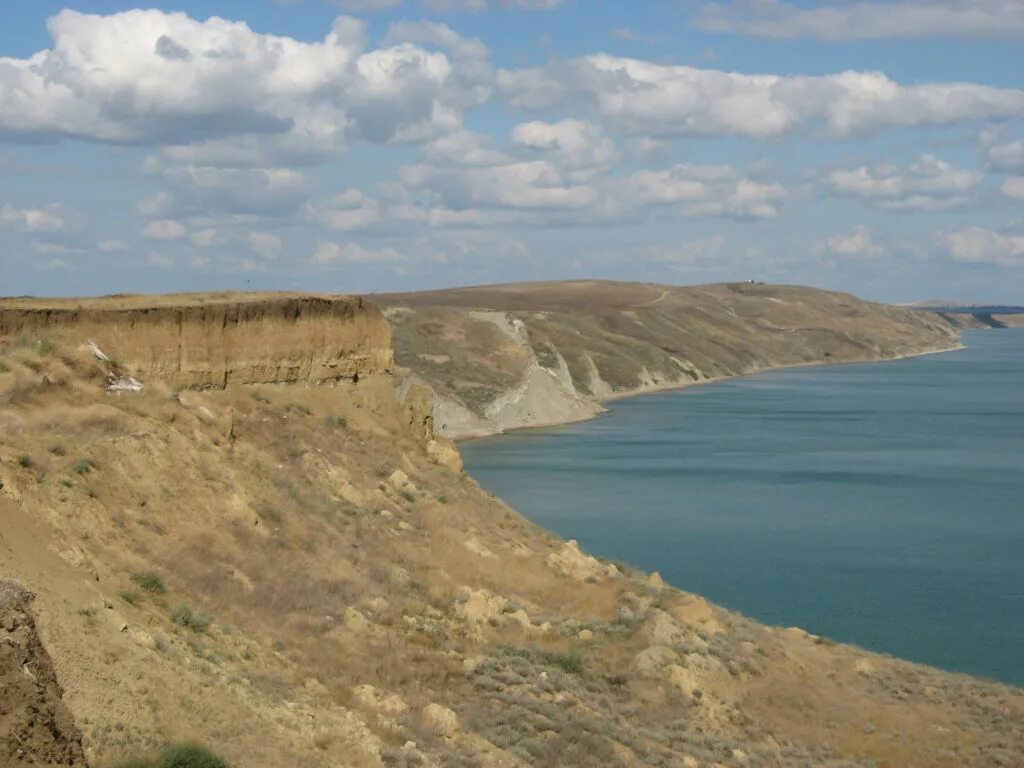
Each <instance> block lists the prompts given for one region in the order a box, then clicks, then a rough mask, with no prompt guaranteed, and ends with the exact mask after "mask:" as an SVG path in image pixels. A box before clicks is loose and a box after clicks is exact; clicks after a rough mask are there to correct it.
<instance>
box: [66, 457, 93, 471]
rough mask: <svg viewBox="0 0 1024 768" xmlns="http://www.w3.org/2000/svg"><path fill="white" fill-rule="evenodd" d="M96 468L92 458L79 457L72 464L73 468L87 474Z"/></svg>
mask: <svg viewBox="0 0 1024 768" xmlns="http://www.w3.org/2000/svg"><path fill="white" fill-rule="evenodd" d="M95 468H96V465H95V464H93V463H92V460H91V459H79V460H78V461H76V462H75V463H74V464H72V465H71V469H73V470H74V471H75V472H77V473H78V474H80V475H87V474H89V473H90V472H92V471H93V470H94V469H95Z"/></svg>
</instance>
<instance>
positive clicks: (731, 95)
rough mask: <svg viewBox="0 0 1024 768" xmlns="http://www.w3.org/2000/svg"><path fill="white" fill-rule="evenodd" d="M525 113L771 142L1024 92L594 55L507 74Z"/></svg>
mask: <svg viewBox="0 0 1024 768" xmlns="http://www.w3.org/2000/svg"><path fill="white" fill-rule="evenodd" d="M498 85H499V89H500V91H501V93H502V95H503V96H504V98H506V99H507V100H508V101H509V102H511V103H512V104H513V105H515V106H517V107H520V108H522V109H526V110H530V111H537V112H544V111H550V110H555V109H562V110H564V109H575V110H577V111H579V112H585V113H589V114H593V115H596V116H599V117H601V118H603V119H605V120H607V121H609V122H610V123H611V124H612V125H613V126H615V127H616V128H618V129H620V130H622V131H625V132H628V133H636V134H643V135H649V136H709V135H719V134H734V135H740V136H753V137H769V136H778V135H782V134H785V133H787V132H792V131H796V130H802V129H808V128H813V127H816V126H818V125H821V126H824V128H825V129H826V130H827V132H828V133H830V134H832V135H835V136H850V135H855V134H862V133H868V132H871V131H874V130H878V129H881V128H892V127H913V126H929V125H947V124H951V123H955V122H960V121H973V120H983V119H987V118H999V117H1012V116H1018V115H1022V114H1024V91H1022V90H1017V89H1009V88H1005V89H1001V88H992V87H988V86H983V85H975V84H972V83H935V84H924V85H912V86H905V85H900V84H899V83H896V82H894V81H893V80H891V79H889V78H888V77H887V76H886V75H885V74H883V73H881V72H853V71H847V72H841V73H839V74H834V75H825V76H810V77H801V76H781V75H747V74H741V73H736V72H723V71H719V70H713V69H701V68H697V67H689V66H679V65H667V64H656V63H653V62H649V61H644V60H640V59H632V58H621V57H615V56H609V55H606V54H598V55H593V56H588V57H586V58H583V59H577V60H573V61H570V62H554V63H552V64H550V65H548V66H547V67H544V68H539V69H521V70H502V71H500V72H499V74H498Z"/></svg>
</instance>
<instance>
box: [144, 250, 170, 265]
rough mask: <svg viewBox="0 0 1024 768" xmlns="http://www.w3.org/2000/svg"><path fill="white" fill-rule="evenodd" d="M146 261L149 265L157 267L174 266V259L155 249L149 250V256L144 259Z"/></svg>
mask: <svg viewBox="0 0 1024 768" xmlns="http://www.w3.org/2000/svg"><path fill="white" fill-rule="evenodd" d="M146 263H148V264H149V266H151V267H156V268H157V269H170V268H171V267H173V266H174V259H171V258H168V257H167V256H164V255H163V254H161V253H157V252H156V251H150V253H149V258H147V259H146Z"/></svg>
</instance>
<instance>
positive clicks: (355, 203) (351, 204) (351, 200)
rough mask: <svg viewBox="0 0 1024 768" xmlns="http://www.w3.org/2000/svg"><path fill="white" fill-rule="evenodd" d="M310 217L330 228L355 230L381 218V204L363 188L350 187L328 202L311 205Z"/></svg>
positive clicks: (340, 230) (339, 230)
mask: <svg viewBox="0 0 1024 768" xmlns="http://www.w3.org/2000/svg"><path fill="white" fill-rule="evenodd" d="M309 218H310V219H312V220H313V221H315V222H318V223H319V224H322V225H323V226H325V227H327V228H328V229H333V230H335V231H338V232H355V231H358V230H364V229H369V228H370V227H372V226H373V225H374V224H377V223H378V222H379V221H380V220H381V211H380V204H379V203H378V202H377V201H376V200H375V199H373V198H371V197H367V196H366V195H365V194H364V193H363V192H362V191H361V190H358V189H349V190H346V191H345V192H342V193H341V194H339V195H335V196H334V197H333V198H331V199H330V200H328V201H327V202H326V203H322V204H317V205H312V206H310V208H309Z"/></svg>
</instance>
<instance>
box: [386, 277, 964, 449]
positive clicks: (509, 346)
mask: <svg viewBox="0 0 1024 768" xmlns="http://www.w3.org/2000/svg"><path fill="white" fill-rule="evenodd" d="M373 298H374V300H375V301H377V302H379V303H380V304H381V305H382V306H385V307H386V308H387V309H386V311H387V315H388V318H389V319H390V320H391V322H392V324H393V325H394V327H395V336H396V339H395V343H396V349H397V361H398V363H399V364H400V365H401V366H403V367H406V368H408V369H410V370H411V371H412V372H413V373H414V374H415V375H416V376H418V377H420V378H421V379H423V380H424V381H426V382H427V383H428V384H429V385H430V386H431V387H432V388H433V389H434V390H435V392H437V406H436V413H435V421H436V422H437V424H438V427H439V429H440V430H441V431H442V433H443V434H445V435H447V436H449V437H466V436H474V435H484V434H492V433H495V432H501V431H504V430H507V429H516V428H521V427H530V426H538V425H547V424H557V423H563V422H569V421H576V420H580V419H585V418H590V417H592V416H594V415H596V414H598V413H600V412H601V411H602V410H603V409H602V408H601V405H600V403H601V402H603V401H607V400H610V399H613V398H616V397H625V396H629V395H635V394H641V393H644V392H652V391H656V390H661V389H670V388H676V387H683V386H688V385H691V384H697V383H701V382H706V381H711V380H715V379H719V378H724V377H729V376H739V375H744V374H749V373H755V372H758V371H763V370H768V369H771V368H779V367H786V366H795V365H820V364H826V363H840V362H864V361H874V360H886V359H893V358H899V357H905V356H909V355H917V354H923V353H927V352H937V351H944V350H948V349H953V348H956V347H957V346H958V344H957V340H956V339H957V333H958V331H957V327H956V326H955V325H954V324H952V323H951V322H949V321H948V320H947V319H945V318H943V317H940V316H939V315H937V314H934V313H930V312H921V311H914V310H910V309H905V308H900V307H892V306H887V305H883V304H875V303H872V302H867V301H862V300H860V299H857V298H855V297H853V296H850V295H848V294H841V293H833V292H829V291H822V290H817V289H813V288H802V287H797V286H777V285H762V284H752V283H730V284H722V285H708V286H695V287H686V288H680V287H674V286H662V285H649V284H643V283H613V282H605V281H577V282H564V283H526V284H518V285H500V286H489V287H481V288H462V289H453V290H447V291H433V292H424V293H410V294H390V295H381V296H375V297H373Z"/></svg>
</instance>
